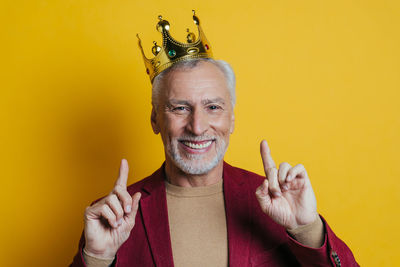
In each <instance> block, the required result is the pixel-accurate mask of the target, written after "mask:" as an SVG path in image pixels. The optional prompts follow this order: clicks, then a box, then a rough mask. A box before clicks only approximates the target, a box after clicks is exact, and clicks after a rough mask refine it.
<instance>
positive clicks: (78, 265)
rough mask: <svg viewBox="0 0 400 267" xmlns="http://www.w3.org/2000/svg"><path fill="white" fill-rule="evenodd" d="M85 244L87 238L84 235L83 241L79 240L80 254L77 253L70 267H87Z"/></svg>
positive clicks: (82, 236)
mask: <svg viewBox="0 0 400 267" xmlns="http://www.w3.org/2000/svg"><path fill="white" fill-rule="evenodd" d="M84 244H85V237H84V235H83V233H82V235H81V239H80V240H79V249H78V252H77V253H76V255H75V257H74V259H73V261H72V263H71V264H70V265H69V267H86V264H85V261H84V259H83V246H84Z"/></svg>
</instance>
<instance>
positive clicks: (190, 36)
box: [186, 29, 196, 44]
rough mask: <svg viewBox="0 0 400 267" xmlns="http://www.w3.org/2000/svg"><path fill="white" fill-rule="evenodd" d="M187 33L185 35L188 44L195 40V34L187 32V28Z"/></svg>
mask: <svg viewBox="0 0 400 267" xmlns="http://www.w3.org/2000/svg"><path fill="white" fill-rule="evenodd" d="M187 32H188V34H187V35H186V40H187V42H188V43H189V44H191V43H194V40H196V36H195V35H194V33H192V32H189V29H187Z"/></svg>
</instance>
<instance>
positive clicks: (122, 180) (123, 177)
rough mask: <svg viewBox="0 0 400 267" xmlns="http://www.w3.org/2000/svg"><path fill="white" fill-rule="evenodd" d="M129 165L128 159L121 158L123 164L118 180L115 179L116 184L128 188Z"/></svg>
mask: <svg viewBox="0 0 400 267" xmlns="http://www.w3.org/2000/svg"><path fill="white" fill-rule="evenodd" d="M128 173H129V166H128V161H127V160H126V159H122V160H121V166H120V167H119V176H118V179H117V181H115V186H117V185H120V186H123V187H125V188H126V184H127V182H128Z"/></svg>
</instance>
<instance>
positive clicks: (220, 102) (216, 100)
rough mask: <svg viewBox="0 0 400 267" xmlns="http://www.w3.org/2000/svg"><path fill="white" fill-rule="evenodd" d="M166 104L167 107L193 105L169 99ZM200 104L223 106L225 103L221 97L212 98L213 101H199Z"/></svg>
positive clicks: (185, 101)
mask: <svg viewBox="0 0 400 267" xmlns="http://www.w3.org/2000/svg"><path fill="white" fill-rule="evenodd" d="M167 103H168V104H169V105H171V104H172V105H188V106H192V105H193V102H191V101H188V100H179V99H170V100H169V101H168V102H167ZM201 103H202V104H203V105H208V104H211V103H219V104H222V105H225V101H224V99H223V98H221V97H216V98H213V99H204V100H202V101H201Z"/></svg>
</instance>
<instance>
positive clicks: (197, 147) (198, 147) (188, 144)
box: [183, 141, 212, 149]
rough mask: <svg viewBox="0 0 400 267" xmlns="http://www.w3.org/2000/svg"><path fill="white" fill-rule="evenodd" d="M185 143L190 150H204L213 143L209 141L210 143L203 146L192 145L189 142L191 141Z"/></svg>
mask: <svg viewBox="0 0 400 267" xmlns="http://www.w3.org/2000/svg"><path fill="white" fill-rule="evenodd" d="M183 143H184V144H185V145H186V146H188V147H190V148H194V149H202V148H206V147H209V146H210V145H211V143H212V141H208V142H206V143H203V144H194V143H191V142H189V141H184V142H183Z"/></svg>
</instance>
